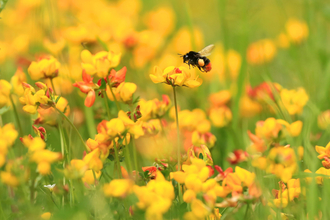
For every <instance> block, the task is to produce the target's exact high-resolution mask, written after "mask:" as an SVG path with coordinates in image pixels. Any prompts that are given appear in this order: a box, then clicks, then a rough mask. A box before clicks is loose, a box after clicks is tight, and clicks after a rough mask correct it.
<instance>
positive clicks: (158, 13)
mask: <svg viewBox="0 0 330 220" xmlns="http://www.w3.org/2000/svg"><path fill="white" fill-rule="evenodd" d="M174 22H175V14H174V11H173V9H172V8H170V7H159V8H157V9H156V10H153V11H151V12H149V13H148V14H146V16H145V23H146V24H147V26H148V27H149V28H150V29H152V30H154V31H156V32H158V33H160V34H161V35H168V34H169V33H170V32H171V31H172V29H173V27H174Z"/></svg>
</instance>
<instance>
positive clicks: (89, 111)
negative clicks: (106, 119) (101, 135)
mask: <svg viewBox="0 0 330 220" xmlns="http://www.w3.org/2000/svg"><path fill="white" fill-rule="evenodd" d="M84 112H85V116H86V117H85V118H86V123H87V130H88V134H89V136H90V137H94V136H95V135H96V129H95V128H96V125H95V121H94V112H93V108H90V107H87V106H85V105H84Z"/></svg>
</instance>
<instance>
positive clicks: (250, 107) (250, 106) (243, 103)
mask: <svg viewBox="0 0 330 220" xmlns="http://www.w3.org/2000/svg"><path fill="white" fill-rule="evenodd" d="M239 106H240V115H241V116H242V117H245V118H249V117H253V116H255V115H257V114H259V113H260V112H261V111H262V106H261V105H260V103H259V102H257V101H254V100H252V99H251V98H249V97H248V96H246V95H244V96H242V97H241V99H240V102H239Z"/></svg>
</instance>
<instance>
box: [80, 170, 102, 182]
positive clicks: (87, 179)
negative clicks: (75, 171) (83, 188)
mask: <svg viewBox="0 0 330 220" xmlns="http://www.w3.org/2000/svg"><path fill="white" fill-rule="evenodd" d="M101 174H102V172H101V171H98V172H95V177H96V180H95V178H94V174H93V171H92V170H87V171H86V172H85V174H84V176H83V178H81V180H82V181H83V182H84V183H87V184H89V185H92V184H95V181H97V180H98V179H99V178H100V176H101Z"/></svg>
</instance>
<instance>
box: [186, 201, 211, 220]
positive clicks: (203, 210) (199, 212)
mask: <svg viewBox="0 0 330 220" xmlns="http://www.w3.org/2000/svg"><path fill="white" fill-rule="evenodd" d="M191 211H192V213H193V214H194V215H195V216H196V217H197V218H200V219H203V218H205V217H206V216H207V215H209V214H210V212H211V210H210V208H209V207H207V206H206V205H205V204H204V203H203V202H202V201H201V200H199V199H195V200H193V201H192V202H191Z"/></svg>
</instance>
